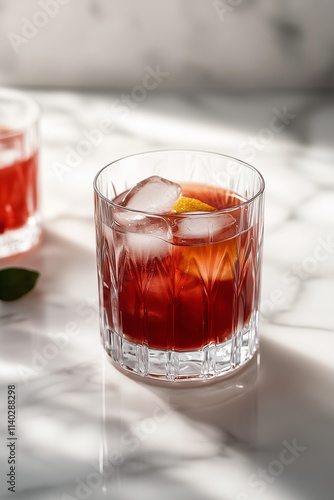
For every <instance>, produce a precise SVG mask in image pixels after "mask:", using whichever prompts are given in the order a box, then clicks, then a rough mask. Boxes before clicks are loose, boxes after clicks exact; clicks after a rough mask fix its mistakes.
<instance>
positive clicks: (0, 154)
mask: <svg viewBox="0 0 334 500" xmlns="http://www.w3.org/2000/svg"><path fill="white" fill-rule="evenodd" d="M39 114H40V112H39V108H38V106H37V104H36V103H35V101H33V100H32V99H31V98H30V97H28V96H27V95H26V94H24V93H22V92H18V91H13V90H9V89H0V258H2V257H9V256H11V255H15V254H18V253H21V252H25V251H27V250H29V249H30V248H32V247H33V246H35V245H36V244H37V243H38V242H39V239H40V235H41V224H40V216H39V212H38V150H39V134H38V121H39Z"/></svg>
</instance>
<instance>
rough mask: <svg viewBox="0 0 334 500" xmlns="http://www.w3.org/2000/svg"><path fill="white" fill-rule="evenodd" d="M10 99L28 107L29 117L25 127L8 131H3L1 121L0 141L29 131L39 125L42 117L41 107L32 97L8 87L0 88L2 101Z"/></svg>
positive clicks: (12, 128)
mask: <svg viewBox="0 0 334 500" xmlns="http://www.w3.org/2000/svg"><path fill="white" fill-rule="evenodd" d="M1 98H4V99H5V98H8V99H11V100H13V101H17V102H23V103H25V104H27V105H28V113H27V115H28V117H27V119H26V121H25V123H24V125H23V126H20V127H16V126H14V127H11V128H10V129H9V130H8V131H1V120H0V140H1V139H5V138H6V137H12V136H15V135H17V134H20V133H21V132H24V131H26V130H28V129H29V128H30V127H32V126H34V125H35V124H36V123H38V121H39V119H40V117H41V107H40V105H39V104H38V103H37V101H35V99H34V98H33V97H30V96H29V95H28V94H26V93H25V92H23V91H21V90H17V89H11V88H8V87H0V99H1Z"/></svg>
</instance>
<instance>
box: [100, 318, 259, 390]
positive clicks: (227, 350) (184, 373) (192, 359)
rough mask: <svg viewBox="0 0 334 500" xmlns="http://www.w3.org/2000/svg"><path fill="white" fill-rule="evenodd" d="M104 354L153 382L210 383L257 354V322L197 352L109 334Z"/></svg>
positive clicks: (122, 366)
mask: <svg viewBox="0 0 334 500" xmlns="http://www.w3.org/2000/svg"><path fill="white" fill-rule="evenodd" d="M106 333H107V335H106V339H105V346H104V347H105V350H106V351H107V353H108V355H109V356H110V358H111V361H113V362H114V363H116V364H117V366H118V367H120V368H122V369H123V370H126V371H128V372H131V373H132V374H137V375H140V376H142V377H148V378H151V379H161V380H168V381H181V382H182V381H189V380H197V381H199V380H209V379H213V378H215V377H221V376H224V375H226V374H231V372H233V371H234V370H236V369H237V368H239V367H241V366H242V365H244V364H245V363H246V362H247V361H249V360H250V359H251V358H252V357H253V356H254V354H255V352H256V350H257V327H256V322H255V321H254V322H253V321H251V322H250V324H249V325H248V326H247V328H245V329H244V330H243V331H242V332H238V333H237V334H236V335H235V336H233V337H232V338H231V339H228V340H226V341H225V342H223V343H222V344H210V345H207V346H205V347H202V348H201V349H198V350H192V351H173V350H168V351H167V350H159V349H151V348H149V347H148V346H146V345H142V344H135V343H134V342H129V341H128V340H126V339H125V338H122V337H121V336H120V335H118V334H117V333H115V332H112V331H111V330H109V329H108V330H107V332H106Z"/></svg>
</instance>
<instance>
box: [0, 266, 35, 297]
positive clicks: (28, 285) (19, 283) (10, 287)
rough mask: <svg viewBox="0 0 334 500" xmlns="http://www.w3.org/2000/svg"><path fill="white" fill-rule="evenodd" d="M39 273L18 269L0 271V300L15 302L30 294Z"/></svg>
mask: <svg viewBox="0 0 334 500" xmlns="http://www.w3.org/2000/svg"><path fill="white" fill-rule="evenodd" d="M38 276H39V273H38V272H37V271H30V270H29V269H23V268H20V267H8V268H7V269H2V270H1V271H0V300H5V301H10V300H16V299H19V298H20V297H22V296H23V295H25V294H26V293H28V292H30V290H32V289H33V288H34V286H35V285H36V281H37V279H38Z"/></svg>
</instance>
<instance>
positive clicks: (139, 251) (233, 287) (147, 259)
mask: <svg viewBox="0 0 334 500" xmlns="http://www.w3.org/2000/svg"><path fill="white" fill-rule="evenodd" d="M166 153H167V152H166ZM157 154H158V153H157ZM161 154H162V153H160V155H161ZM169 154H171V152H169ZM174 154H175V155H178V156H179V157H180V156H182V152H175V153H174ZM183 154H186V153H183ZM187 154H188V155H189V154H190V153H187ZM193 154H195V155H196V154H200V153H193ZM203 154H204V153H203ZM152 155H153V153H152ZM142 156H146V157H149V156H150V155H138V156H137V157H135V158H137V159H138V158H139V157H142ZM213 156H214V157H215V159H216V161H218V159H220V158H221V156H218V155H217V157H218V159H217V157H216V155H213ZM223 158H225V157H223ZM123 161H124V160H123ZM179 161H180V158H179ZM234 161H235V160H234ZM183 163H184V162H183ZM180 164H181V165H182V162H181V163H180ZM239 166H240V165H239ZM109 168H110V167H107V169H105V170H104V171H102V172H101V174H103V173H105V174H107V172H106V170H108V169H109ZM244 168H249V169H251V167H244ZM254 172H256V171H254V170H252V169H251V170H250V173H249V174H248V175H250V176H252V175H253V176H254V179H253V181H254V183H255V186H253V189H254V190H256V189H257V192H259V191H260V190H261V189H263V186H262V183H261V182H260V180H261V178H260V177H259V181H258V184H257V185H256V181H255V178H256V175H259V174H257V173H256V174H255V173H254ZM101 174H100V175H101ZM174 175H175V174H174ZM174 175H173V172H171V173H170V176H169V179H170V178H173V181H174V180H177V181H178V183H176V182H169V181H166V180H165V179H163V178H161V177H156V176H153V177H149V178H147V179H146V180H142V181H141V182H139V184H137V185H136V186H135V187H133V188H132V189H131V190H129V191H123V192H120V191H118V192H117V190H116V189H115V191H116V192H115V191H114V193H115V194H116V196H113V198H112V199H111V200H110V202H108V201H107V200H106V199H105V198H101V197H100V194H99V192H101V191H102V192H103V194H102V196H103V197H105V196H106V195H107V194H108V193H107V191H108V189H109V190H110V189H111V186H108V185H107V184H108V180H110V181H111V178H110V179H108V175H107V177H106V179H105V180H104V182H105V184H104V183H103V182H101V181H100V182H99V177H97V179H96V190H98V191H97V192H96V198H95V199H96V225H97V253H98V273H99V284H100V305H101V313H102V314H101V333H102V338H103V342H104V345H105V348H106V350H107V352H108V353H109V354H110V355H111V357H112V359H113V360H114V361H115V362H116V363H119V364H120V365H121V366H122V367H123V368H125V369H128V370H131V371H134V372H135V373H139V374H141V375H147V376H149V377H156V378H166V379H180V380H183V379H193V378H199V379H202V378H210V377H214V376H217V375H221V374H223V373H225V372H226V371H230V370H233V369H234V368H235V367H237V366H239V365H241V364H243V363H244V362H246V361H247V360H248V359H250V358H251V357H252V356H253V354H254V352H255V350H256V334H257V310H258V301H259V284H260V260H261V242H262V223H263V221H262V201H261V199H262V192H261V193H260V194H259V195H258V199H257V200H256V199H253V200H251V203H250V201H249V200H247V198H246V197H245V194H246V193H245V189H241V190H240V191H241V192H240V193H239V194H237V193H236V192H235V191H232V190H231V189H228V187H229V186H227V187H220V186H217V185H209V184H204V183H200V182H196V183H195V182H194V183H189V182H188V183H185V182H180V180H179V179H178V178H176V179H175V177H174ZM232 177H233V176H232ZM203 178H204V180H206V176H205V175H203ZM226 179H228V176H227V177H226ZM231 181H232V178H231ZM154 183H155V185H156V186H154ZM168 183H169V184H168ZM234 184H235V183H233V182H231V185H234ZM165 187H166V193H167V191H168V190H169V194H168V193H167V194H166V200H163V196H164V189H165ZM114 188H115V184H114ZM143 188H144V189H143ZM145 190H146V191H145ZM154 190H156V193H154ZM159 190H160V191H159ZM173 190H174V192H173ZM249 190H250V187H249V186H248V191H249ZM129 193H130V194H129ZM132 193H134V195H133V194H132ZM173 197H174V198H173ZM154 198H155V199H154ZM172 198H173V199H172ZM146 199H147V210H146V212H144V210H143V208H142V207H143V204H144V205H145V203H146ZM152 199H154V201H153V202H152ZM177 199H185V200H186V199H195V201H196V202H197V201H198V202H199V203H204V204H207V206H209V207H211V208H212V209H213V210H212V211H210V212H206V211H205V206H204V209H201V211H198V212H197V211H196V212H195V211H191V212H190V213H189V211H188V212H182V213H175V211H174V212H173V210H172V205H173V204H174V202H175V201H176V200H177ZM133 200H135V201H133ZM160 200H162V201H161V202H160ZM136 203H138V208H135V206H136ZM155 203H158V204H159V203H162V205H161V209H160V210H159V209H158V208H154V206H153V205H154V204H155ZM175 206H176V205H175ZM194 206H197V205H196V203H195V205H194ZM198 206H201V205H198ZM152 207H153V208H152Z"/></svg>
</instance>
